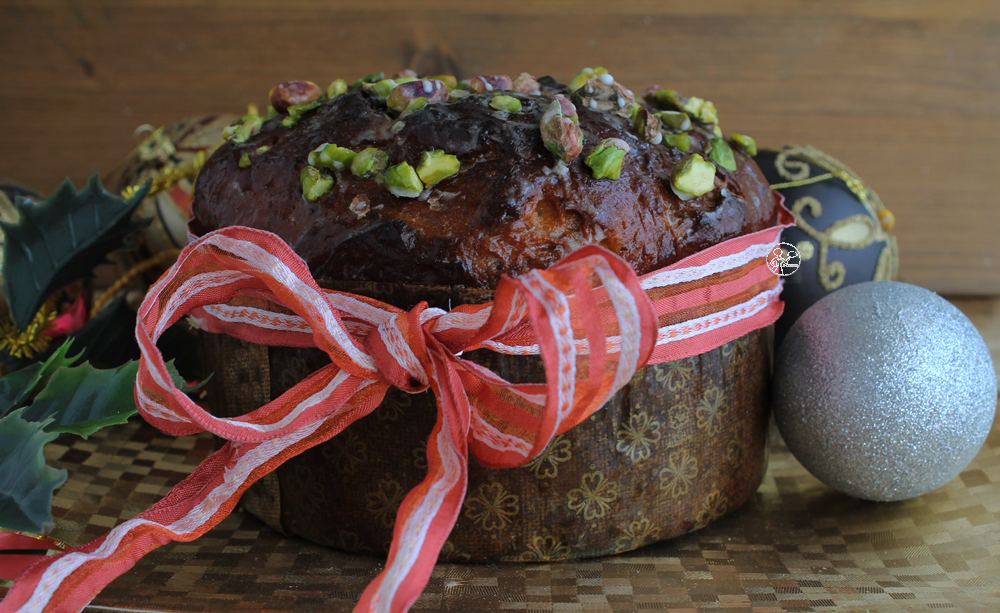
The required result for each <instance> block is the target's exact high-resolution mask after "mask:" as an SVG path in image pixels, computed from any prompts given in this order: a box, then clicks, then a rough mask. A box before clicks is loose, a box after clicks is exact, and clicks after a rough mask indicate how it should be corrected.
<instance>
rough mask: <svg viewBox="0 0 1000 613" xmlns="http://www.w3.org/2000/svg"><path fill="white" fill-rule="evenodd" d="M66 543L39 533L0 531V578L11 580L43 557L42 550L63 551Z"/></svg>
mask: <svg viewBox="0 0 1000 613" xmlns="http://www.w3.org/2000/svg"><path fill="white" fill-rule="evenodd" d="M64 549H66V544H65V543H63V542H62V541H57V540H56V539H54V538H51V537H48V536H44V535H41V534H23V533H21V532H3V531H0V580H4V581H13V580H14V579H15V578H17V576H18V575H19V574H21V572H22V571H23V570H24V569H25V568H27V567H28V566H30V565H31V564H34V563H35V562H37V561H39V560H41V559H42V558H44V557H45V554H44V553H42V552H44V551H63V550H64Z"/></svg>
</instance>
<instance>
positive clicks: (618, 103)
mask: <svg viewBox="0 0 1000 613" xmlns="http://www.w3.org/2000/svg"><path fill="white" fill-rule="evenodd" d="M610 77H611V75H608V74H605V75H601V76H599V77H594V78H593V79H587V81H585V82H584V84H583V86H582V87H579V88H577V89H575V90H573V93H572V94H571V95H570V98H571V99H572V100H573V102H574V103H575V104H576V105H577V106H578V107H584V108H589V109H592V110H594V111H604V112H610V113H614V114H615V115H620V116H622V117H625V118H627V119H631V118H632V114H633V111H634V110H635V107H636V103H635V98H634V97H633V95H632V92H631V91H630V90H629V89H628V88H626V87H624V86H623V85H622V84H621V83H618V82H617V81H615V80H614V79H613V78H610Z"/></svg>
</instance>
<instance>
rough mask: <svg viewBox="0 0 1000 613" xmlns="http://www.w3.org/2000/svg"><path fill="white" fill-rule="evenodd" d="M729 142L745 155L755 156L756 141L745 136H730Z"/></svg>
mask: <svg viewBox="0 0 1000 613" xmlns="http://www.w3.org/2000/svg"><path fill="white" fill-rule="evenodd" d="M729 142H730V143H732V144H733V146H734V147H736V148H737V149H739V150H740V151H743V152H744V153H746V154H747V155H757V141H755V140H754V139H753V138H751V137H749V136H747V135H746V134H730V135H729Z"/></svg>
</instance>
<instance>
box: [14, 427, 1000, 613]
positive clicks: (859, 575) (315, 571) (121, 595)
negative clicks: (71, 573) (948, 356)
mask: <svg viewBox="0 0 1000 613" xmlns="http://www.w3.org/2000/svg"><path fill="white" fill-rule="evenodd" d="M772 441H773V442H772V448H771V459H770V465H769V468H768V472H767V475H766V477H765V479H764V483H763V485H762V486H761V487H760V489H759V491H758V492H757V493H756V495H755V496H754V497H753V498H752V499H751V500H750V502H748V503H747V504H746V505H744V506H743V507H742V508H741V509H739V510H737V511H736V512H735V513H733V514H731V515H729V516H727V517H724V518H723V519H721V520H719V521H717V522H716V523H714V524H712V525H710V526H709V527H707V528H705V529H703V530H701V531H698V532H696V533H693V534H690V535H687V536H684V537H681V538H677V539H674V540H672V541H667V542H662V543H657V544H654V545H650V546H647V547H644V548H642V549H639V550H636V551H634V552H631V553H628V554H623V555H619V556H614V557H608V558H600V559H592V560H583V561H578V562H571V563H560V564H517V565H483V566H474V565H456V564H439V565H438V566H437V567H436V568H435V570H434V574H433V576H432V578H431V580H430V583H429V584H428V586H427V589H426V590H425V591H424V594H423V595H422V596H421V597H420V599H419V600H418V601H417V603H416V605H415V606H414V608H413V610H414V611H500V610H512V611H643V610H666V611H726V612H744V611H746V612H750V611H752V612H755V613H756V612H759V613H764V612H775V611H833V610H836V611H858V612H860V611H924V610H939V609H944V610H951V611H989V612H994V613H995V612H996V611H1000V561H998V558H1000V420H998V421H997V422H996V423H994V426H993V430H992V433H991V434H990V437H989V439H988V441H987V444H986V445H985V446H984V447H983V449H982V450H981V451H980V453H979V454H978V455H977V456H976V459H975V461H974V462H973V463H972V464H971V465H970V466H969V467H968V468H967V469H966V470H965V471H964V472H962V474H961V475H960V476H959V477H958V478H956V479H954V480H952V481H951V482H950V483H948V484H947V485H946V486H945V487H943V488H941V489H939V490H937V491H935V492H932V493H930V494H927V495H925V496H922V497H920V498H917V499H915V500H909V501H905V502H898V503H872V502H864V501H859V500H854V499H852V498H848V497H847V496H843V495H841V494H838V493H836V492H833V491H832V490H830V489H828V488H827V487H825V486H824V485H822V484H821V483H820V482H818V481H817V480H816V479H814V478H813V477H812V476H810V475H809V474H808V473H807V472H806V471H805V469H803V468H802V466H801V465H800V464H799V463H798V462H797V461H795V459H794V458H792V457H791V455H790V454H789V452H788V450H787V448H786V447H785V446H784V445H783V444H782V443H781V441H780V439H778V438H777V436H775V437H774V438H773V439H772ZM211 449H212V440H211V438H210V437H208V436H193V437H183V438H177V439H175V438H171V437H167V436H164V435H162V434H160V433H159V432H158V431H156V430H154V429H153V428H152V427H150V426H148V425H146V424H144V423H142V422H140V421H138V420H134V422H133V423H130V424H128V425H125V426H117V427H113V428H107V429H105V430H103V431H101V432H99V433H97V434H95V435H94V436H92V437H91V438H90V439H89V440H80V439H76V438H70V437H65V438H63V439H60V440H58V441H56V442H55V443H53V444H50V445H49V446H48V447H47V454H46V455H48V456H49V459H50V461H51V463H53V464H54V465H56V466H60V467H65V468H67V469H68V470H69V471H70V480H69V481H68V482H67V483H66V485H65V486H64V487H63V488H62V489H61V490H59V492H58V493H57V495H56V498H55V503H54V506H55V514H56V517H57V518H58V519H57V527H56V530H55V533H54V536H56V537H57V538H61V539H63V540H65V541H67V542H70V543H82V542H85V541H88V540H90V539H91V538H94V537H96V536H99V535H100V534H102V533H103V532H105V531H106V530H107V529H109V528H110V527H112V526H113V525H115V524H116V523H118V522H119V521H121V520H123V519H126V518H129V517H132V516H133V515H135V514H137V513H139V512H140V511H142V510H143V509H145V508H147V507H148V506H150V505H151V504H152V503H153V502H154V501H156V500H157V499H158V498H159V497H161V496H162V495H164V494H165V493H166V492H167V491H168V490H169V488H170V487H171V486H172V485H173V484H174V483H176V482H178V481H179V480H180V479H182V478H183V477H184V476H185V475H186V474H187V473H188V472H190V471H191V469H192V468H193V467H194V466H195V465H196V464H197V463H198V462H199V461H200V460H201V459H202V458H203V457H205V456H206V455H207V454H208V453H210V452H211ZM381 566H382V561H381V560H380V559H377V558H371V557H365V556H359V555H351V554H345V553H341V552H337V551H334V550H330V549H325V548H323V547H319V546H316V545H313V544H311V543H308V542H305V541H302V540H300V539H297V538H286V537H282V536H281V535H280V534H277V533H276V532H274V531H272V530H271V529H269V528H267V527H266V526H264V525H263V524H261V523H260V522H259V521H258V520H256V519H255V518H253V517H251V516H249V515H248V514H246V513H243V512H239V511H238V512H236V513H234V514H233V515H232V516H230V517H229V518H228V519H226V520H225V521H223V522H222V523H221V524H220V525H219V526H218V527H216V529H214V530H212V531H211V532H209V533H208V534H207V535H205V536H204V537H202V538H201V539H198V540H197V541H195V542H192V543H176V544H173V545H169V546H166V547H163V548H161V549H159V550H156V551H154V552H153V553H152V554H150V555H148V556H146V557H145V558H144V559H143V560H141V561H140V562H139V563H138V564H137V565H136V567H135V568H134V569H133V570H132V571H131V572H129V573H127V574H126V575H124V576H122V577H121V578H119V579H118V580H116V581H115V582H114V583H112V584H111V585H110V586H108V587H107V588H106V589H105V590H104V591H103V592H102V593H101V594H100V595H99V596H98V597H97V598H96V599H95V600H94V601H93V603H92V604H91V607H90V608H89V610H90V611H93V612H95V613H96V612H100V611H108V610H109V609H129V610H143V611H191V612H198V613H202V612H205V613H208V612H213V613H214V612H216V611H218V612H222V611H255V612H261V613H266V612H277V611H296V612H300V611H301V612H312V611H317V612H318V611H323V612H330V611H350V610H351V608H352V607H353V605H354V603H355V602H356V600H357V599H358V597H359V596H360V593H361V590H362V589H363V588H364V586H365V585H366V584H367V583H368V581H369V580H370V579H371V578H372V577H373V576H374V575H375V574H376V573H377V572H378V571H379V570H380V568H381ZM4 591H5V588H3V587H0V593H2V592H4Z"/></svg>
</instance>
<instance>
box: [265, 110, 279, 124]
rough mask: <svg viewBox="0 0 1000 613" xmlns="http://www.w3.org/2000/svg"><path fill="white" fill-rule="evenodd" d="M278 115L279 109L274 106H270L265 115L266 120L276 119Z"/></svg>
mask: <svg viewBox="0 0 1000 613" xmlns="http://www.w3.org/2000/svg"><path fill="white" fill-rule="evenodd" d="M278 115H280V113H279V112H278V109H276V108H274V107H273V106H268V107H267V114H265V115H264V121H267V120H268V119H274V118H275V117H277V116H278Z"/></svg>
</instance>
